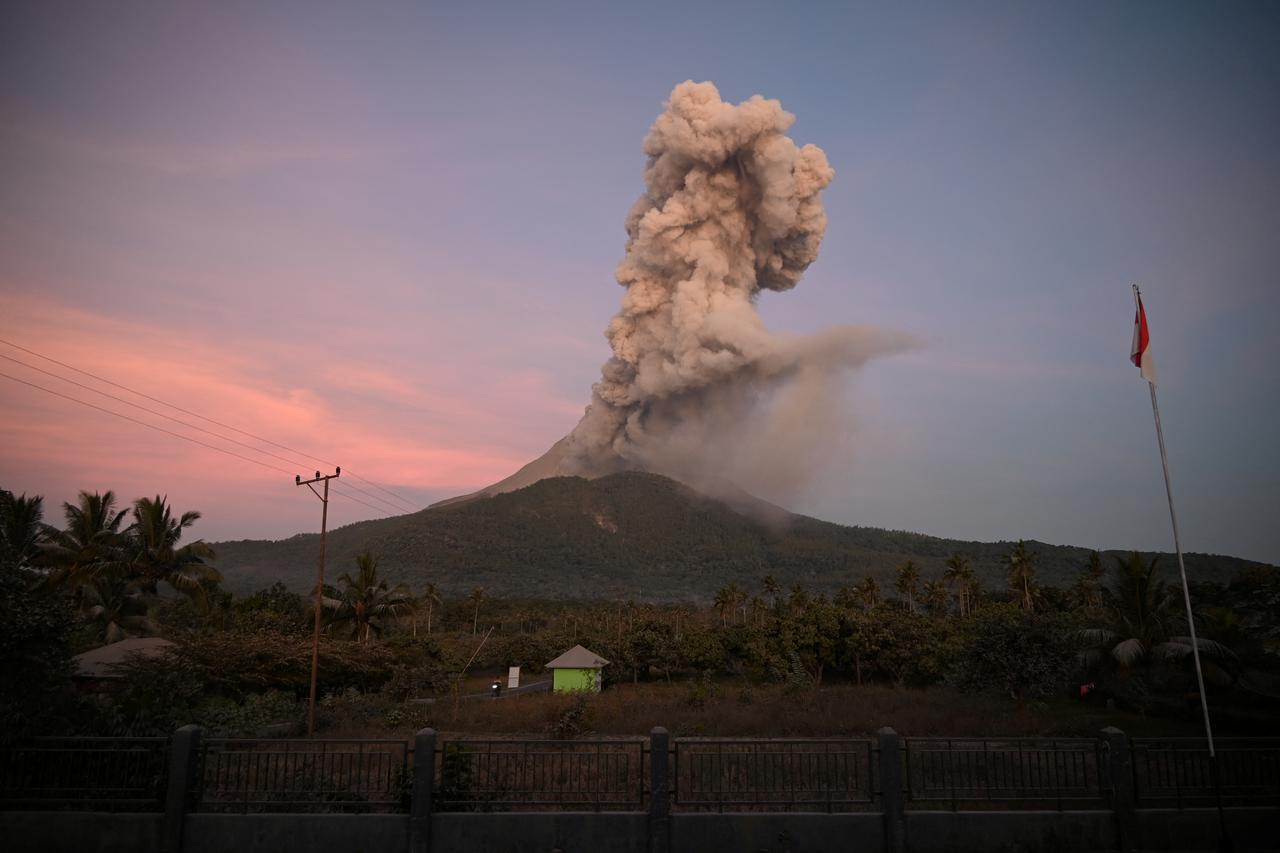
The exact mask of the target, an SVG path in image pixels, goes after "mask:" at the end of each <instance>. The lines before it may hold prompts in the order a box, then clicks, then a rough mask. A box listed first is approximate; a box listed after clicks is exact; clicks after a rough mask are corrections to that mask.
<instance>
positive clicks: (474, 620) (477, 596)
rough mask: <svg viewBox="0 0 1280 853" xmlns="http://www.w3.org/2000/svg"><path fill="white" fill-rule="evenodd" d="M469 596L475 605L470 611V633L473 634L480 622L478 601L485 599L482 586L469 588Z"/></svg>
mask: <svg viewBox="0 0 1280 853" xmlns="http://www.w3.org/2000/svg"><path fill="white" fill-rule="evenodd" d="M469 598H470V600H471V603H472V604H473V605H474V607H475V609H474V610H473V611H472V613H471V633H472V634H474V633H475V632H476V628H477V627H478V626H479V624H480V603H481V602H483V601H484V600H485V591H484V587H482V586H478V587H476V588H475V589H473V590H471V595H470V596H469Z"/></svg>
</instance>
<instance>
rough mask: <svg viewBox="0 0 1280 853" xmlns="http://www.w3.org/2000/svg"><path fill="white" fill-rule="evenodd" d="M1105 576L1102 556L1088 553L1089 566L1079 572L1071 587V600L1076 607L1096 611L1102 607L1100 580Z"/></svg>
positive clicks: (1096, 553)
mask: <svg viewBox="0 0 1280 853" xmlns="http://www.w3.org/2000/svg"><path fill="white" fill-rule="evenodd" d="M1105 574H1106V570H1105V569H1104V568H1103V567H1102V555H1101V554H1099V553H1098V552H1097V551H1094V552H1092V553H1090V554H1089V564H1088V565H1087V566H1085V567H1084V568H1083V569H1081V570H1080V574H1079V575H1077V576H1076V582H1075V583H1074V584H1072V586H1071V598H1072V599H1073V602H1074V604H1075V606H1076V607H1080V608H1084V609H1087V610H1096V609H1097V608H1099V607H1101V606H1102V578H1103V575H1105Z"/></svg>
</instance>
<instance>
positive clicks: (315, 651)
mask: <svg viewBox="0 0 1280 853" xmlns="http://www.w3.org/2000/svg"><path fill="white" fill-rule="evenodd" d="M341 474H342V469H341V468H334V469H333V473H332V474H329V475H327V476H322V475H321V474H320V472H319V471H317V472H316V475H315V476H314V477H312V478H311V479H310V480H304V479H302V477H301V476H300V475H295V476H294V478H293V482H294V485H297V486H306V487H307V488H308V489H310V490H311V492H312V494H314V495H315V496H316V497H318V498H319V499H320V504H321V507H322V509H321V510H320V566H319V568H318V569H317V571H316V628H315V633H314V634H313V635H312V637H311V698H310V699H309V700H308V702H307V737H314V736H315V733H316V676H317V674H318V673H319V672H320V600H321V598H322V597H323V589H324V545H325V534H326V529H327V528H328V526H329V481H330V480H333V479H336V478H337V477H338V476H340V475H341ZM313 483H324V494H321V493H320V492H317V491H316V487H315V486H314V485H312V484H313Z"/></svg>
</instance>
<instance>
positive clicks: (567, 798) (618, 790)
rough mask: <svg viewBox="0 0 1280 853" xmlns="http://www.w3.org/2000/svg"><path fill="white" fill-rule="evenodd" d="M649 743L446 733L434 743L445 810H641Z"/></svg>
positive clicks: (439, 791)
mask: <svg viewBox="0 0 1280 853" xmlns="http://www.w3.org/2000/svg"><path fill="white" fill-rule="evenodd" d="M647 746H648V745H647V743H646V742H645V741H644V740H643V739H641V738H626V739H611V740H514V739H510V740H499V739H492V740H480V739H471V738H466V739H458V740H448V741H444V742H443V743H442V744H441V748H440V749H439V750H438V751H437V756H438V760H439V764H438V772H439V777H438V778H439V783H438V786H437V788H436V791H435V802H436V803H437V804H438V806H439V808H440V809H441V810H443V811H518V810H547V809H591V810H595V811H639V810H641V809H642V808H644V803H645V784H644V782H645V758H646V756H647V752H648V749H647Z"/></svg>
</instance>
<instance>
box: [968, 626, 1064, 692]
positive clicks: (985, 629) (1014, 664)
mask: <svg viewBox="0 0 1280 853" xmlns="http://www.w3.org/2000/svg"><path fill="white" fill-rule="evenodd" d="M1070 658H1071V656H1070V650H1069V647H1068V646H1067V645H1066V644H1065V642H1064V638H1063V637H1062V636H1061V634H1060V633H1059V632H1058V631H1057V630H1056V629H1055V626H1054V625H1053V624H1052V622H1051V620H1049V619H1048V618H1046V617H1043V616H1039V617H1038V616H1035V615H1034V614H1032V612H1031V611H1030V610H1026V609H1019V608H1014V607H1012V606H1011V605H1008V604H1003V605H996V606H993V607H988V608H984V609H983V613H982V615H981V616H978V617H976V623H975V624H974V625H973V634H972V636H971V637H970V639H969V642H968V643H967V644H966V645H965V648H964V650H963V652H962V654H961V655H960V656H959V659H958V660H957V661H956V666H955V672H954V675H953V679H954V680H955V682H956V684H957V686H958V687H960V689H962V690H996V691H999V692H1002V693H1005V694H1007V695H1009V696H1010V697H1011V698H1013V699H1014V701H1016V702H1017V703H1018V709H1019V710H1022V709H1023V708H1025V705H1026V700H1027V699H1028V698H1045V697H1048V696H1052V695H1054V694H1055V693H1057V692H1060V691H1061V690H1062V689H1063V687H1064V685H1065V683H1066V680H1067V675H1068V672H1069V666H1068V664H1069V661H1070Z"/></svg>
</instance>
